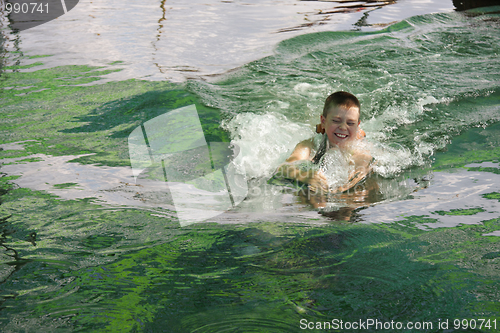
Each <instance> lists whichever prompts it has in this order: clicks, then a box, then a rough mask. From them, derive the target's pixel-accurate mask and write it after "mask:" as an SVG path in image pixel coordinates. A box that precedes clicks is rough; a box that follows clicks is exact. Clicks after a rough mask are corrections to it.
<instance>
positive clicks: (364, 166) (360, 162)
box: [334, 152, 373, 193]
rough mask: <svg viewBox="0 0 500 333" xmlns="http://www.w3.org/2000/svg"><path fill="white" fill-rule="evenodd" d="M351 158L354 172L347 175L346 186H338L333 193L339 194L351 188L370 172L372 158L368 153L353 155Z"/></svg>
mask: <svg viewBox="0 0 500 333" xmlns="http://www.w3.org/2000/svg"><path fill="white" fill-rule="evenodd" d="M352 158H353V161H354V171H353V172H352V173H351V174H350V175H349V181H348V182H347V184H345V185H343V186H339V187H338V188H337V189H336V190H335V191H334V192H337V193H341V192H344V191H347V190H349V189H351V188H353V187H354V186H356V184H357V183H359V182H360V181H362V180H363V179H365V178H366V176H368V174H369V173H370V172H371V171H372V168H373V166H372V165H371V161H372V156H371V155H370V154H369V153H368V152H358V153H355V154H354V155H353V157H352Z"/></svg>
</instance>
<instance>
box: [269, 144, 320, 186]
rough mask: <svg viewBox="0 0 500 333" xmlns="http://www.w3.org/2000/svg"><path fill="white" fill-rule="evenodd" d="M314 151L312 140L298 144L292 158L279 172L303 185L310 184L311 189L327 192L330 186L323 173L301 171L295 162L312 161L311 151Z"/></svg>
mask: <svg viewBox="0 0 500 333" xmlns="http://www.w3.org/2000/svg"><path fill="white" fill-rule="evenodd" d="M312 150H313V142H312V140H305V141H302V142H300V143H299V144H297V146H295V149H294V150H293V152H292V154H291V155H290V157H288V158H287V160H286V162H285V163H283V164H282V165H281V166H280V167H279V168H278V170H277V172H278V173H279V174H280V175H281V176H283V177H285V178H288V179H294V180H298V181H300V182H302V183H306V184H309V185H310V187H311V189H312V190H314V191H316V190H317V189H319V188H322V189H323V190H325V191H326V190H327V188H328V185H327V181H326V178H325V176H324V175H323V174H322V173H321V172H317V171H314V170H307V171H305V170H301V169H300V168H297V167H296V166H295V165H294V164H292V163H293V162H296V161H307V160H310V156H311V151H312Z"/></svg>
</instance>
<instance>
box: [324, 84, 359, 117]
mask: <svg viewBox="0 0 500 333" xmlns="http://www.w3.org/2000/svg"><path fill="white" fill-rule="evenodd" d="M334 107H342V108H344V109H351V108H357V109H358V121H359V115H360V110H361V104H360V103H359V101H358V99H357V98H356V96H354V95H353V94H351V93H348V92H346V91H337V92H335V93H333V94H331V95H330V96H328V98H327V99H326V100H325V106H324V107H323V117H325V118H326V117H327V116H328V112H330V111H331V110H332V109H333V108H334Z"/></svg>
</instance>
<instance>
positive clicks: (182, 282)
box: [0, 8, 500, 332]
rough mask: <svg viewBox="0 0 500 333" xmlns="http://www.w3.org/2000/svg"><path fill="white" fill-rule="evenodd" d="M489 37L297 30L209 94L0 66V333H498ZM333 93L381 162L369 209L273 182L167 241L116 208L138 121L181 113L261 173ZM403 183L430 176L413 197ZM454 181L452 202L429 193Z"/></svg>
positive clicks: (81, 72)
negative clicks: (359, 325) (348, 326)
mask: <svg viewBox="0 0 500 333" xmlns="http://www.w3.org/2000/svg"><path fill="white" fill-rule="evenodd" d="M493 9H495V8H493ZM497 9H498V8H497ZM499 32H500V17H499V16H498V14H495V13H494V11H493V13H487V14H482V15H476V14H474V15H473V14H459V13H450V14H434V15H425V16H419V17H414V18H410V19H408V20H406V21H402V22H400V23H397V24H395V25H393V26H391V27H389V28H387V29H385V30H382V31H379V32H374V33H364V32H325V33H318V34H308V35H303V36H299V37H296V38H293V39H291V40H287V41H284V42H282V43H280V44H279V45H278V47H277V49H276V53H275V55H274V56H271V57H267V58H264V59H261V60H258V61H255V62H252V63H250V64H248V65H245V66H244V67H242V68H241V69H238V70H236V71H234V72H232V73H231V74H229V75H227V76H224V77H221V78H220V79H219V80H218V81H216V82H203V81H188V82H187V83H186V84H173V83H169V82H148V81H141V80H127V81H120V82H107V83H102V84H100V83H99V81H100V80H101V79H102V78H105V77H106V74H108V73H109V72H110V70H107V69H106V68H94V67H85V66H64V67H56V68H51V69H43V70H36V69H37V65H36V64H35V65H33V66H30V67H31V68H30V69H29V71H25V68H22V67H19V66H18V67H10V68H4V69H3V70H4V72H3V73H2V76H1V84H2V88H3V93H2V96H1V100H0V103H1V105H2V107H1V110H2V116H1V119H2V123H1V127H2V130H1V132H0V136H1V142H2V143H4V144H5V145H3V150H2V151H0V158H1V159H2V163H3V165H2V168H1V169H0V172H1V173H2V176H3V177H1V178H0V182H1V197H0V203H1V205H0V263H1V264H0V265H1V266H0V283H1V284H0V321H1V325H2V332H71V331H83V332H94V331H96V332H295V331H297V332H299V331H308V330H303V329H301V320H302V323H303V322H304V320H306V321H307V322H321V323H323V322H327V321H330V322H331V321H332V320H334V319H339V320H343V321H344V322H356V321H359V320H367V319H373V320H375V319H377V320H378V321H381V322H390V321H391V320H393V321H395V322H402V323H404V324H406V323H408V322H424V321H425V322H431V323H433V327H432V329H430V328H429V329H426V330H416V329H414V330H411V329H408V330H391V329H389V330H388V331H405V332H411V331H415V332H416V331H427V332H442V331H445V330H443V329H440V328H439V327H438V325H439V323H442V322H444V321H446V320H448V321H449V331H450V332H452V331H455V330H457V329H456V327H454V325H453V323H454V320H455V319H468V320H471V319H475V320H477V321H478V320H480V319H486V320H489V323H490V325H491V326H490V328H489V329H488V328H485V327H483V328H482V329H479V328H475V329H471V328H468V329H466V330H462V331H468V332H495V331H498V330H500V329H498V328H497V329H494V326H493V325H494V324H493V323H494V322H493V321H494V320H496V325H497V327H498V326H500V315H499V312H500V305H499V303H498V294H499V292H500V290H499V288H498V285H499V283H498V282H499V280H500V271H499V268H500V266H499V264H498V263H499V262H498V260H500V243H499V238H498V236H500V234H499V231H500V218H499V215H500V214H499V210H498V209H500V208H499V207H500V205H499V202H500V186H499V185H498V184H500V182H495V181H496V180H498V178H495V177H497V175H498V174H499V173H500V172H499V170H500V166H499V148H498V147H499V143H500V127H499V125H498V124H499V123H498V122H497V121H498V120H499V118H500V86H499V82H500V81H499V77H500V76H499V68H500V66H499V65H500V60H499V57H498V54H499V53H500V46H499V45H500V43H499V39H500V33H499ZM12 56H17V55H12ZM41 56H42V55H41ZM117 60H119V59H117ZM39 61H40V63H43V58H41V59H39ZM114 65H116V64H114ZM335 90H349V91H351V92H352V93H354V94H356V95H357V96H359V98H360V101H361V104H362V125H361V126H362V128H363V129H364V130H365V131H366V132H367V136H368V139H369V140H371V142H373V143H374V144H375V145H378V146H379V147H381V148H382V151H383V152H382V153H380V154H379V155H378V156H377V157H378V158H379V160H380V163H379V166H378V169H376V170H375V175H374V176H373V180H374V181H375V182H376V183H377V184H378V188H379V190H378V192H379V193H378V195H377V196H376V198H377V199H376V200H371V201H370V200H365V199H363V200H364V201H363V200H361V201H362V202H361V203H360V205H359V206H360V208H357V209H355V210H353V211H350V212H349V214H347V218H338V215H336V217H334V218H331V217H328V214H324V215H322V214H318V212H317V210H315V209H314V208H312V207H311V206H310V205H308V204H307V203H306V204H304V203H301V201H300V200H299V198H298V197H297V196H294V195H288V196H285V195H283V191H285V192H286V191H288V192H287V193H288V194H289V193H290V189H283V188H282V187H279V186H277V185H269V186H275V188H277V192H278V193H279V195H283V196H282V197H283V198H292V199H291V200H292V201H291V202H288V203H284V202H281V203H280V204H279V207H277V208H276V207H275V206H272V205H271V206H272V207H270V208H268V209H267V210H265V209H264V210H263V211H261V210H259V209H257V208H256V207H264V205H262V206H259V205H257V204H249V203H245V202H244V203H243V204H242V208H236V209H235V210H234V211H235V212H234V218H231V216H233V215H231V213H228V214H226V215H224V216H229V217H227V218H226V220H225V221H226V222H227V221H229V222H231V223H215V222H213V221H212V222H210V221H208V222H204V223H199V224H192V225H189V226H186V227H180V225H179V223H178V221H177V219H176V217H175V212H173V211H172V210H170V209H167V208H161V207H157V206H155V205H153V204H148V197H146V196H144V194H141V193H139V190H137V195H138V196H137V197H136V199H135V200H136V202H137V204H131V202H132V203H133V202H134V201H133V199H131V198H132V196H133V195H134V193H135V192H136V190H135V189H134V186H133V185H132V184H128V183H126V181H125V179H127V178H126V177H125V176H123V175H124V174H127V172H130V173H131V169H130V168H129V165H130V164H129V156H128V146H127V137H128V135H129V134H130V133H131V131H132V130H134V129H135V128H136V127H137V126H139V125H140V124H141V123H143V122H146V121H147V120H149V119H152V118H154V117H156V116H158V115H161V114H163V113H165V111H166V110H172V109H176V108H179V107H182V106H187V105H191V104H196V106H197V110H198V112H199V114H200V119H201V123H202V127H203V130H204V133H205V136H206V138H207V141H213V142H220V141H222V142H228V141H231V140H232V141H234V142H236V143H237V144H239V145H240V146H241V147H242V152H241V153H242V155H243V156H244V157H246V158H247V161H248V159H249V158H251V157H252V154H254V153H255V152H260V153H262V154H263V155H262V156H261V163H260V164H255V165H252V164H251V163H249V164H248V165H247V166H250V167H252V166H253V167H252V169H251V172H252V174H251V176H253V177H254V179H259V177H264V179H267V178H266V177H267V176H268V174H269V170H271V169H272V168H273V166H274V167H275V166H276V163H277V160H276V159H275V157H276V156H279V157H280V158H281V157H282V156H285V155H286V153H287V152H288V150H289V149H290V146H291V147H292V148H293V145H294V144H295V143H296V142H298V140H299V139H300V138H302V137H303V136H306V135H308V134H309V133H310V132H311V129H312V128H313V125H315V124H316V122H317V120H318V117H319V111H318V110H320V109H321V104H322V101H323V100H324V98H325V96H327V95H328V93H329V92H332V91H335ZM284 117H286V118H284ZM221 123H223V124H224V125H223V126H222V127H221V126H220V124H221ZM245 124H254V125H255V126H254V127H252V126H247V127H245ZM268 128H271V130H269V131H268V132H266V130H267V129H268ZM269 133H271V134H269ZM287 135H288V136H287ZM283 138H286V140H282V139H283ZM250 148H251V149H250ZM266 151H272V152H273V154H271V155H272V156H271V155H266V154H265V152H266ZM250 161H251V160H250ZM37 170H38V171H37ZM28 172H32V174H28ZM21 173H22V175H21ZM78 175H82V176H81V177H80V178H78V177H77V176H78ZM127 175H128V174H127ZM415 175H418V177H421V176H422V175H425V176H426V177H428V179H429V180H425V181H421V180H418V179H417V181H420V183H419V184H417V185H411V184H410V181H412V179H413V178H415V177H416V176H415ZM469 175H470V176H469ZM127 177H129V178H130V175H128V176H127ZM459 177H462V178H459ZM115 178H116V179H119V180H122V179H123V181H115V182H113V179H115ZM457 179H462V180H460V181H461V183H460V182H459V184H464V186H462V187H461V188H460V189H459V190H457V192H453V193H451V191H447V192H446V191H444V190H443V191H440V190H439V189H441V188H444V187H446V186H451V185H453V184H454V182H456V180H457ZM463 179H466V180H463ZM129 181H131V180H129ZM417 183H418V182H417ZM408 184H410V185H408ZM477 184H479V185H480V189H476V187H474V186H476V185H477ZM408 189H409V190H408ZM414 189H418V191H416V192H412V191H413V190H414ZM443 193H445V194H446V195H445V194H443ZM120 195H121V196H120ZM126 195H129V196H126ZM141 195H142V196H141ZM455 195H457V198H461V197H462V196H464V197H465V199H464V200H465V201H459V199H456V200H455V199H450V197H452V196H455ZM445 196H446V199H444V197H445ZM424 199H425V200H424ZM255 200H257V198H249V200H248V202H250V203H252V202H254V201H255ZM419 204H420V205H421V206H418V205H419ZM412 205H413V206H412ZM409 207H416V208H411V209H410V208H409ZM274 211H277V212H278V213H277V214H273V212H274ZM381 211H382V213H380V212H381ZM304 212H305V213H304ZM395 212H396V213H395ZM377 214H378V215H377ZM381 214H383V215H381ZM379 216H380V218H379ZM382 216H383V217H384V218H382ZM378 222H384V223H378ZM313 331H339V332H341V331H345V330H341V329H331V330H328V329H324V327H322V328H321V329H319V328H318V329H317V330H313ZM353 331H355V330H353ZM365 331H373V332H378V331H380V329H376V328H374V327H372V328H371V329H367V330H365ZM457 331H458V330H457Z"/></svg>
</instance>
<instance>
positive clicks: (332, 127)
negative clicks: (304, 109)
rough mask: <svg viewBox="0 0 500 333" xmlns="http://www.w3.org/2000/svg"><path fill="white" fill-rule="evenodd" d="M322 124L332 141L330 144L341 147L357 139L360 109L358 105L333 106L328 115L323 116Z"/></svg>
mask: <svg viewBox="0 0 500 333" xmlns="http://www.w3.org/2000/svg"><path fill="white" fill-rule="evenodd" d="M321 125H322V127H323V128H324V129H325V133H326V135H327V136H328V140H329V141H330V146H333V145H337V146H339V147H342V146H344V145H345V144H347V143H349V142H352V141H353V140H355V139H356V137H357V134H358V128H359V109H358V108H357V107H351V108H348V109H347V108H345V107H342V106H334V107H332V108H331V109H330V110H329V111H328V114H327V116H326V118H325V117H324V116H323V115H322V116H321Z"/></svg>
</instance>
